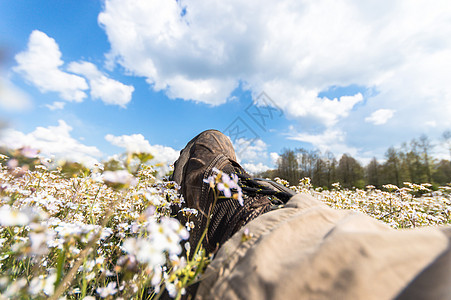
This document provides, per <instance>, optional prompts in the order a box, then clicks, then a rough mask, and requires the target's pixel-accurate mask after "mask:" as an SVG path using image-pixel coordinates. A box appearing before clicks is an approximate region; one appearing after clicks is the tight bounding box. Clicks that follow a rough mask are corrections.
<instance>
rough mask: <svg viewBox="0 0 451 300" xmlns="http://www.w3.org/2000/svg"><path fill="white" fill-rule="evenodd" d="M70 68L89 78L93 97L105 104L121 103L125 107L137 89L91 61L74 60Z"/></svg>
mask: <svg viewBox="0 0 451 300" xmlns="http://www.w3.org/2000/svg"><path fill="white" fill-rule="evenodd" d="M68 70H69V71H70V72H72V73H76V74H79V75H83V76H84V77H86V78H87V79H88V80H89V86H90V87H91V97H92V98H93V99H100V100H102V101H103V102H104V103H105V104H113V105H119V106H121V107H124V108H125V106H126V105H127V103H129V102H130V100H131V99H132V93H133V91H134V90H135V88H134V87H133V86H130V85H125V84H123V83H121V82H119V81H116V80H114V79H111V78H108V77H107V76H106V75H105V74H103V73H102V72H100V71H99V70H98V69H97V67H96V65H94V64H92V63H90V62H85V61H82V62H73V63H71V64H70V65H69V67H68Z"/></svg>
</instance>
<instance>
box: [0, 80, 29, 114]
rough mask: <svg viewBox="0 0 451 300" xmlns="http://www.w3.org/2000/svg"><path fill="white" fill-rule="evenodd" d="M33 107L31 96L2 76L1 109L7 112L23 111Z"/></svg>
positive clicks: (0, 86)
mask: <svg viewBox="0 0 451 300" xmlns="http://www.w3.org/2000/svg"><path fill="white" fill-rule="evenodd" d="M31 106H32V102H31V99H30V96H29V95H28V94H27V93H25V92H24V91H22V90H21V89H19V88H18V87H16V86H15V85H14V84H13V83H12V82H11V81H9V80H8V79H7V78H5V77H2V76H1V75H0V108H2V109H4V110H6V111H22V110H26V109H28V108H30V107H31Z"/></svg>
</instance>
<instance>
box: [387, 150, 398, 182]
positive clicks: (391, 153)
mask: <svg viewBox="0 0 451 300" xmlns="http://www.w3.org/2000/svg"><path fill="white" fill-rule="evenodd" d="M385 157H386V161H385V164H384V168H383V169H384V181H383V182H384V183H393V184H396V185H397V186H400V183H401V181H400V174H399V173H400V161H399V157H398V152H397V151H396V149H395V148H394V147H390V148H388V150H387V152H385Z"/></svg>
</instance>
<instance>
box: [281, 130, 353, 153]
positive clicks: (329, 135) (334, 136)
mask: <svg viewBox="0 0 451 300" xmlns="http://www.w3.org/2000/svg"><path fill="white" fill-rule="evenodd" d="M289 139H291V140H296V141H300V142H306V143H310V144H312V145H313V146H314V147H315V148H316V149H318V150H320V151H321V152H323V153H325V152H326V151H330V152H332V153H334V154H335V155H337V156H340V155H342V154H344V153H348V154H350V155H352V156H356V155H357V153H358V149H356V148H354V147H349V146H347V145H346V134H345V133H344V132H343V131H341V130H339V129H327V130H325V131H324V132H323V133H320V134H308V133H296V134H294V135H292V136H289Z"/></svg>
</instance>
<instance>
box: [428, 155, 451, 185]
mask: <svg viewBox="0 0 451 300" xmlns="http://www.w3.org/2000/svg"><path fill="white" fill-rule="evenodd" d="M432 180H433V182H434V183H436V184H439V185H446V184H449V183H451V164H450V162H449V161H448V160H444V159H442V160H441V161H440V162H439V163H437V164H435V165H434V172H433V174H432Z"/></svg>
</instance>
